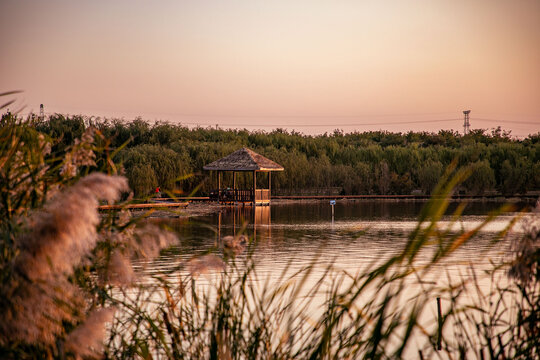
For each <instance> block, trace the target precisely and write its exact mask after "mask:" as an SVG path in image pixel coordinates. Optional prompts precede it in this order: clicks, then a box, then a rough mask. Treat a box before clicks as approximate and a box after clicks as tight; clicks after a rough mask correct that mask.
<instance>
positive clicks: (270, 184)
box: [268, 171, 272, 196]
mask: <svg viewBox="0 0 540 360" xmlns="http://www.w3.org/2000/svg"><path fill="white" fill-rule="evenodd" d="M268 191H269V193H268V196H270V194H271V193H272V172H271V171H269V172H268Z"/></svg>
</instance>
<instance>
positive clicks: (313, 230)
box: [147, 201, 522, 275]
mask: <svg viewBox="0 0 540 360" xmlns="http://www.w3.org/2000/svg"><path fill="white" fill-rule="evenodd" d="M423 206H424V203H421V202H381V201H378V202H377V201H373V202H368V201H343V202H339V201H338V202H337V204H336V205H335V212H334V218H333V220H332V208H331V206H330V204H329V202H327V201H313V202H299V203H284V204H279V203H276V204H272V205H271V206H267V207H256V208H254V209H253V208H251V207H246V208H241V207H239V208H226V209H223V210H222V211H221V212H220V213H218V214H213V215H211V216H201V217H194V218H191V219H182V218H178V219H166V220H159V221H160V222H166V223H167V225H169V226H170V227H172V228H173V229H174V230H175V231H176V232H177V233H178V234H179V237H180V245H179V246H177V247H175V248H173V249H172V250H171V251H169V252H167V253H166V254H165V255H164V256H162V257H161V258H160V259H159V261H157V262H156V263H155V264H153V265H152V266H151V267H150V268H149V269H147V271H149V272H150V273H152V272H153V271H156V272H157V271H160V269H163V268H167V267H168V266H169V265H171V264H172V263H174V264H177V262H178V261H182V260H186V259H189V258H191V257H192V256H193V255H196V254H202V253H205V252H207V251H210V250H212V249H217V250H218V252H219V248H220V246H221V242H220V239H222V238H223V237H225V236H228V235H235V234H236V235H238V234H245V235H247V236H249V237H250V239H255V241H257V244H258V247H257V251H256V258H257V260H258V262H259V266H260V270H261V271H262V272H265V273H268V274H269V275H272V274H274V273H279V271H280V270H281V269H282V268H283V267H284V266H286V265H287V264H289V263H291V264H292V266H293V267H295V268H299V267H302V266H306V265H308V264H310V263H311V262H312V261H313V259H314V258H316V257H317V261H316V262H317V264H319V265H321V266H320V267H318V269H319V270H320V271H324V265H327V264H333V265H334V266H335V267H336V268H338V269H339V268H342V269H347V270H348V271H350V272H356V271H359V270H361V269H362V268H363V267H365V266H366V265H368V264H372V263H373V262H374V261H382V260H385V259H388V258H390V257H391V256H392V255H395V254H396V253H398V252H399V251H400V250H402V249H403V247H404V246H405V244H406V241H407V236H408V234H409V233H410V232H411V231H413V230H414V228H415V227H416V226H417V220H418V215H419V213H420V211H421V209H422V207H423ZM500 206H501V204H500V203H492V202H471V203H469V204H468V205H467V206H466V208H465V210H464V212H463V215H462V216H461V218H460V219H459V221H458V222H457V223H455V224H454V226H453V229H452V230H453V231H462V230H470V229H473V228H474V227H475V226H478V225H479V224H481V223H482V221H483V220H484V219H485V218H486V215H487V214H488V213H490V212H491V211H494V210H496V209H498V208H499V207H500ZM456 207H457V204H451V206H450V208H449V210H448V214H449V215H447V216H445V217H444V218H443V221H442V222H440V227H441V228H445V227H446V226H448V224H449V223H450V222H451V221H452V216H451V214H452V213H453V211H454V210H455V208H456ZM519 207H522V206H520V205H518V208H519ZM514 216H515V213H505V214H503V215H501V216H499V217H497V218H496V219H495V220H494V221H492V222H491V223H490V224H489V225H488V226H486V227H485V228H483V229H482V230H481V231H480V233H479V234H478V236H477V237H476V238H475V239H474V241H471V242H470V243H468V244H467V245H466V246H464V247H463V248H461V249H460V250H458V252H457V253H456V254H455V257H454V259H455V260H459V261H458V263H459V264H457V265H455V266H453V267H447V268H445V270H446V271H456V270H457V271H459V267H460V266H464V264H466V263H467V261H473V262H474V263H475V264H476V266H480V265H482V264H489V261H490V260H492V261H497V260H500V259H501V257H504V256H507V250H508V246H506V245H508V241H503V242H502V243H501V244H499V245H497V246H492V245H491V240H492V239H493V238H494V236H496V234H497V233H498V232H499V231H501V230H503V229H504V228H505V226H506V225H507V224H508V223H509V221H510V220H511V219H512V218H513V217H514ZM515 230H518V231H519V230H521V229H520V228H519V226H517V227H515ZM321 254H322V255H323V256H321ZM424 260H425V261H428V260H429V254H428V253H427V254H426V258H425V259H424ZM460 264H461V265H460Z"/></svg>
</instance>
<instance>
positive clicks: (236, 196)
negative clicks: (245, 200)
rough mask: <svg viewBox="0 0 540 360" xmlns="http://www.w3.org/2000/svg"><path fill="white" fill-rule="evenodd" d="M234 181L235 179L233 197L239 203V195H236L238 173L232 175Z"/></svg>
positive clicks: (234, 172)
mask: <svg viewBox="0 0 540 360" xmlns="http://www.w3.org/2000/svg"><path fill="white" fill-rule="evenodd" d="M232 179H233V186H232V188H233V196H234V202H237V201H238V195H237V194H236V171H233V173H232Z"/></svg>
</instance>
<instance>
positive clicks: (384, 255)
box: [143, 201, 524, 351]
mask: <svg viewBox="0 0 540 360" xmlns="http://www.w3.org/2000/svg"><path fill="white" fill-rule="evenodd" d="M424 204H425V203H421V202H387V201H373V202H369V201H342V202H340V201H338V202H337V204H336V205H335V209H334V210H335V211H334V215H333V217H332V207H331V206H330V204H329V202H327V201H312V202H297V203H281V204H280V203H274V204H272V205H271V206H269V207H256V208H251V207H246V208H241V207H239V208H224V209H222V211H220V212H219V213H217V214H213V215H209V216H201V217H193V218H190V219H186V218H170V219H159V220H154V221H157V222H164V223H166V224H167V225H168V226H170V227H171V228H172V229H174V230H175V231H176V232H177V233H178V235H179V239H180V244H179V245H178V246H175V247H173V248H172V249H170V250H168V251H166V252H165V253H164V254H163V255H162V256H161V257H160V258H159V259H158V260H157V261H154V262H153V263H151V264H147V266H145V267H144V270H143V272H145V273H146V275H158V274H160V273H162V272H163V271H164V270H171V269H174V268H176V267H178V266H179V265H181V264H185V263H187V261H188V260H189V259H191V258H192V257H194V256H196V255H198V254H205V253H208V252H212V253H216V254H218V255H221V254H222V253H223V241H222V239H223V238H224V237H225V236H229V235H239V234H245V235H247V236H248V237H249V238H250V239H251V240H254V241H256V244H257V247H256V251H255V252H254V257H255V260H256V263H257V274H258V276H259V278H264V279H266V280H265V281H269V283H272V281H273V280H276V282H277V280H278V279H279V277H280V275H281V274H282V272H284V271H285V272H287V273H290V274H292V273H294V272H295V271H296V270H299V269H302V268H304V267H307V266H309V265H311V264H315V267H314V270H313V274H312V278H313V279H315V280H313V284H314V283H315V281H316V279H318V278H320V277H324V276H326V270H327V267H328V266H332V267H333V269H334V271H335V272H338V273H339V272H340V271H342V270H344V271H346V272H348V273H350V274H357V273H361V272H362V271H365V270H366V269H367V268H369V267H371V268H372V267H373V265H374V264H381V263H382V262H383V261H384V260H387V259H389V258H390V257H391V256H393V255H396V254H398V253H399V252H400V251H401V250H402V249H403V248H404V246H405V244H406V242H407V237H408V235H409V234H410V233H411V231H413V230H414V229H415V227H416V226H417V220H418V215H419V213H420V211H421V209H422V207H423V206H424ZM501 205H502V204H500V203H493V202H471V203H469V204H467V206H466V207H465V210H464V211H463V214H462V216H461V217H460V218H459V220H458V221H453V218H452V213H453V212H454V210H455V209H456V208H457V206H458V204H451V206H450V207H449V209H448V215H445V216H444V217H443V219H442V221H441V222H439V228H440V229H445V230H446V229H448V230H449V231H450V232H451V233H454V234H455V233H462V232H465V231H467V230H472V229H474V228H475V227H477V226H478V225H480V224H482V222H483V221H484V220H485V219H486V216H487V214H489V213H490V212H492V211H494V210H496V209H498V208H500V207H501ZM523 207H524V205H523V204H522V205H519V204H517V205H516V208H517V209H521V208H523ZM516 214H517V213H516V212H506V213H503V214H502V215H500V216H498V217H497V218H496V219H494V220H493V221H491V222H490V223H489V224H488V225H487V226H485V227H484V228H482V229H481V230H480V232H479V233H478V234H477V235H476V236H475V237H474V239H473V240H472V241H470V242H468V243H466V244H465V245H464V246H462V247H461V248H459V249H458V250H457V251H456V252H455V253H454V254H453V255H452V256H451V257H450V258H448V259H446V260H445V261H443V262H441V263H440V264H439V265H437V267H435V269H433V271H431V272H430V273H428V274H427V275H426V278H424V279H422V281H425V282H426V283H430V284H431V285H434V286H437V285H440V286H444V285H445V284H447V283H448V281H453V280H454V279H455V280H456V281H460V280H461V279H463V278H464V277H466V276H470V271H471V267H474V270H475V271H476V272H477V273H481V272H482V270H487V269H491V268H492V263H499V262H500V261H501V260H505V259H508V258H509V256H510V243H511V240H512V236H519V233H520V232H521V231H522V228H521V226H520V225H516V226H515V227H514V230H515V232H514V233H513V234H512V235H510V236H509V237H507V238H505V239H504V240H502V241H500V242H498V243H497V244H495V245H494V244H493V243H492V241H493V239H494V238H496V236H497V234H498V233H499V232H500V231H502V230H503V229H505V227H506V226H507V225H508V224H509V222H510V221H511V220H512V219H513V218H514V217H515V216H516ZM435 249H436V245H431V246H428V248H427V249H426V250H425V251H424V252H422V253H421V254H420V257H419V259H418V264H420V265H421V264H426V263H429V260H430V258H431V256H432V255H433V252H434V250H435ZM238 256H239V257H242V256H245V253H244V254H239V255H238ZM179 272H181V273H184V274H187V270H186V269H182V270H179ZM174 275H176V274H174ZM147 279H150V277H148V278H147ZM214 280H215V279H214ZM150 281H151V280H150ZM211 282H212V279H211V277H205V279H203V280H202V281H200V282H199V284H201V283H202V284H203V285H202V286H203V287H204V286H205V285H204V284H205V283H206V285H210V284H211ZM478 285H479V288H480V289H485V290H486V292H487V291H488V290H489V289H490V288H491V287H492V285H493V284H491V282H490V279H489V278H482V279H480V280H479V284H478ZM308 287H309V286H308ZM372 291H373V294H376V290H372ZM420 291H421V285H419V284H418V282H414V281H413V282H412V283H411V287H410V288H407V289H406V294H405V295H406V296H405V298H409V299H412V298H414V297H415V296H416V295H417V294H418V293H419V292H420ZM473 296H477V295H473ZM323 301H324V296H321V297H319V298H317V299H313V307H314V309H313V311H314V313H317V312H318V310H317V306H318V305H321V304H322V302H323ZM473 302H474V299H473ZM431 305H432V306H430V309H428V310H429V311H428V312H427V315H426V317H427V318H428V319H430V320H433V319H436V304H435V303H433V304H431ZM445 310H446V305H445V304H443V311H445ZM434 324H436V322H435V320H433V321H431V326H435V325H434ZM419 348H420V346H419ZM415 351H416V350H415Z"/></svg>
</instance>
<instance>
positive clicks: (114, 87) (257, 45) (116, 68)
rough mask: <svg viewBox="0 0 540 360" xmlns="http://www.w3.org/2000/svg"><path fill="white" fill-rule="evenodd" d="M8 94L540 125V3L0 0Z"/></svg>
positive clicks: (204, 118) (55, 101) (134, 109)
mask: <svg viewBox="0 0 540 360" xmlns="http://www.w3.org/2000/svg"><path fill="white" fill-rule="evenodd" d="M0 10H1V11H0V28H1V31H0V43H1V44H2V52H3V54H4V56H2V58H1V59H0V78H1V79H2V85H1V86H0V92H3V91H9V90H15V89H21V90H24V93H22V94H19V96H17V104H14V105H12V107H13V108H16V106H20V105H26V109H25V110H24V111H23V114H25V113H28V112H29V111H34V112H35V113H37V112H39V104H41V103H43V104H44V105H45V111H46V112H47V113H55V112H58V113H64V114H84V115H89V116H90V115H95V116H102V117H103V116H105V117H109V118H113V117H117V118H122V117H123V118H125V119H127V120H130V119H133V118H135V117H137V116H141V117H142V118H143V119H146V120H149V121H154V120H161V121H169V122H172V123H182V124H184V125H188V126H196V125H197V124H198V125H200V126H215V125H216V124H217V125H219V127H221V128H247V129H250V130H255V129H261V130H266V131H270V130H272V129H274V128H285V129H287V130H289V131H290V130H297V131H300V132H303V133H306V134H318V133H324V132H332V131H333V130H334V129H336V128H338V129H343V130H344V131H345V132H351V131H370V130H388V131H400V132H407V131H409V130H413V131H423V130H425V131H435V132H436V131H438V130H439V129H453V130H456V131H459V132H460V133H461V132H462V130H463V127H462V125H463V114H462V111H463V110H467V109H471V110H472V112H471V128H483V129H491V128H496V127H497V126H501V127H502V128H503V129H505V130H511V131H512V135H514V136H518V137H523V136H527V135H528V134H530V133H536V132H538V131H540V2H539V1H536V0H524V1H519V2H508V1H503V0H491V1H489V0H473V1H465V0H458V1H452V2H448V1H442V0H439V1H428V0H406V1H341V2H331V1H273V2H259V1H232V0H231V1H229V0H227V1H172V0H170V1H157V2H148V1H127V0H117V1H104V0H98V1H67V0H52V1H47V2H36V1H30V0H19V1H15V0H5V1H3V2H2V3H1V4H0Z"/></svg>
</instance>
